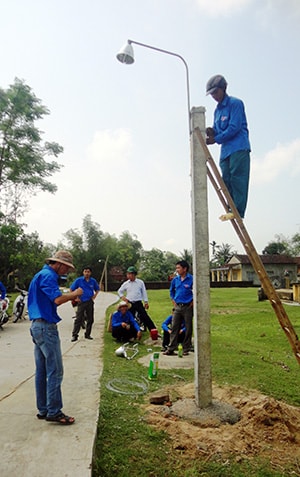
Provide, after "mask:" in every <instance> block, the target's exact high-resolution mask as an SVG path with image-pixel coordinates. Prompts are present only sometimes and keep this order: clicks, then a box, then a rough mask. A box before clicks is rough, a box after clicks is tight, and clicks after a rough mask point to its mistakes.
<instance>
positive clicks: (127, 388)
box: [106, 377, 149, 396]
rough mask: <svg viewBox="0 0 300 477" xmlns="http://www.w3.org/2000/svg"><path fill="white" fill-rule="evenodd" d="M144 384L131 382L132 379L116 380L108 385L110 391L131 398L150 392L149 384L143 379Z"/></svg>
mask: <svg viewBox="0 0 300 477" xmlns="http://www.w3.org/2000/svg"><path fill="white" fill-rule="evenodd" d="M142 379H143V380H144V382H138V381H131V380H130V379H121V378H115V379H112V380H111V381H109V382H108V383H107V384H106V388H107V389H108V390H109V391H113V392H115V393H119V394H126V395H131V396H136V395H138V396H140V395H142V394H145V393H146V392H147V391H148V388H149V383H148V381H147V380H146V379H145V378H143V377H142Z"/></svg>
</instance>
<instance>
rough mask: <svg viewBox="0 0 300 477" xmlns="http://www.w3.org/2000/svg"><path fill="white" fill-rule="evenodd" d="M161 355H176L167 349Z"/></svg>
mask: <svg viewBox="0 0 300 477" xmlns="http://www.w3.org/2000/svg"><path fill="white" fill-rule="evenodd" d="M163 354H164V355H165V356H174V355H175V354H176V353H174V351H170V350H168V349H167V351H165V352H164V353H163Z"/></svg>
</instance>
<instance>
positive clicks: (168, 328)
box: [161, 308, 185, 351]
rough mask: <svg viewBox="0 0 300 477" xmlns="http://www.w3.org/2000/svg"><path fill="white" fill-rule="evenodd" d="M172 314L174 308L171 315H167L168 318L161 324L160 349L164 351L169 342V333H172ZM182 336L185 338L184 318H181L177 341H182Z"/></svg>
mask: <svg viewBox="0 0 300 477" xmlns="http://www.w3.org/2000/svg"><path fill="white" fill-rule="evenodd" d="M173 314H174V308H173V310H172V315H169V316H168V318H166V319H165V321H164V322H163V323H162V325H161V327H162V330H163V342H162V349H161V350H162V351H166V350H167V348H168V345H169V343H170V334H171V333H172V319H173ZM184 338H185V322H184V320H182V322H181V327H180V330H179V332H178V338H177V342H178V343H183V340H184Z"/></svg>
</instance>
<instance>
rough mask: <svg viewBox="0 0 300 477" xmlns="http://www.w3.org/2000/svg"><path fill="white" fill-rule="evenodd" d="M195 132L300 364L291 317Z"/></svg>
mask: <svg viewBox="0 0 300 477" xmlns="http://www.w3.org/2000/svg"><path fill="white" fill-rule="evenodd" d="M194 133H195V134H196V136H197V138H198V140H199V142H200V144H201V146H202V148H203V150H204V153H205V156H206V166H207V175H208V177H209V180H210V182H211V183H212V186H213V187H214V189H215V191H216V192H217V195H218V197H219V199H220V201H221V203H222V204H223V206H224V208H225V211H226V213H228V212H229V211H232V212H233V214H234V218H233V219H232V220H230V222H231V224H232V226H233V228H234V229H235V231H236V233H237V235H238V236H239V238H240V241H241V243H242V245H243V247H244V249H245V251H246V254H247V255H248V257H249V260H250V262H251V264H252V267H253V268H254V270H255V272H256V273H257V276H258V277H259V280H260V282H261V284H262V287H263V290H264V292H265V294H266V295H267V297H268V299H269V301H270V303H271V305H272V307H273V309H274V311H275V313H276V316H277V318H278V321H279V323H280V325H281V327H282V329H283V331H284V332H285V334H286V336H287V338H288V340H289V342H290V345H291V347H292V350H293V352H294V355H295V357H296V359H297V361H298V363H299V364H300V343H299V339H298V336H297V334H296V332H295V330H294V328H293V325H292V323H291V322H290V320H289V317H288V315H287V313H286V311H285V309H284V307H283V305H282V303H281V300H280V298H279V296H278V295H277V293H276V291H275V288H274V287H273V285H272V282H271V280H270V278H269V276H268V274H267V272H266V270H265V267H264V265H263V263H262V261H261V258H260V256H259V255H258V253H257V251H256V250H255V247H254V245H253V243H252V241H251V238H250V236H249V234H248V232H247V230H246V227H245V225H244V222H243V220H242V219H241V217H240V215H239V213H238V211H237V209H236V207H235V205H234V202H233V200H232V198H231V195H230V194H229V192H228V189H227V187H226V185H225V183H224V181H223V179H222V177H221V175H220V173H219V170H218V168H217V166H216V164H215V162H214V160H213V158H212V157H211V155H210V152H209V150H208V147H207V145H206V143H205V139H204V138H203V136H202V134H201V131H200V129H199V128H198V127H197V128H195V129H194Z"/></svg>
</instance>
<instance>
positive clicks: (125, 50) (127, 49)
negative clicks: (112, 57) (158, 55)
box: [117, 42, 134, 65]
mask: <svg viewBox="0 0 300 477" xmlns="http://www.w3.org/2000/svg"><path fill="white" fill-rule="evenodd" d="M117 59H118V60H119V61H120V62H121V63H125V64H126V65H132V63H133V62H134V53H133V48H132V45H131V43H130V42H127V43H126V45H124V46H123V47H122V48H121V50H120V51H119V53H118V54H117Z"/></svg>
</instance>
